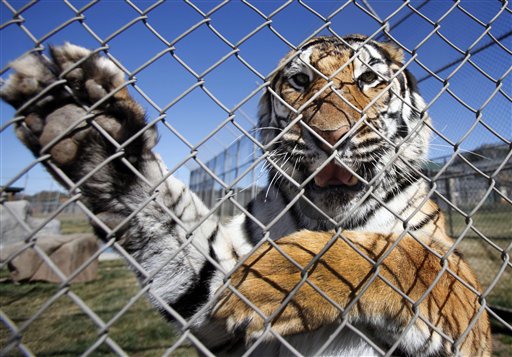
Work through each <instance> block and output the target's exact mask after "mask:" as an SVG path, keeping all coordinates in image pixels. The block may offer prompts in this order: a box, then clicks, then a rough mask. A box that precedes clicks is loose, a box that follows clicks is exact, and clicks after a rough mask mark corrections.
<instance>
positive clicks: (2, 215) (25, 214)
mask: <svg viewBox="0 0 512 357" xmlns="http://www.w3.org/2000/svg"><path fill="white" fill-rule="evenodd" d="M44 221H45V219H44V218H35V217H32V216H31V212H30V203H29V202H28V201H24V200H20V201H11V202H4V203H2V205H0V237H1V238H0V249H3V247H4V246H7V245H10V244H13V243H16V242H21V241H23V240H25V239H26V238H27V236H28V234H29V231H28V230H27V229H30V230H31V229H35V228H38V227H39V226H40V225H41V224H42V223H44ZM59 233H60V222H59V220H57V219H53V220H51V221H50V222H48V223H47V224H45V226H44V227H43V228H42V229H41V230H39V231H38V232H37V234H36V236H37V237H41V236H44V235H47V234H53V235H55V234H59Z"/></svg>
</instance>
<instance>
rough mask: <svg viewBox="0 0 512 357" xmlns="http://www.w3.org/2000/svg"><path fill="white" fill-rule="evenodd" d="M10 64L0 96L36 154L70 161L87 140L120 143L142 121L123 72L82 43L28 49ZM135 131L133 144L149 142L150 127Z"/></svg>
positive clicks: (153, 135)
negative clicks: (47, 49)
mask: <svg viewBox="0 0 512 357" xmlns="http://www.w3.org/2000/svg"><path fill="white" fill-rule="evenodd" d="M10 66H11V68H12V69H13V71H14V72H13V73H12V74H11V75H10V76H9V78H8V79H7V80H6V81H4V82H3V84H2V86H1V87H0V97H1V98H2V99H3V100H5V101H6V102H8V103H9V104H11V105H12V106H13V107H14V108H15V109H17V110H18V114H20V115H23V116H24V120H23V121H19V122H17V123H16V124H15V129H16V134H17V136H18V138H20V140H21V141H22V142H23V143H24V144H25V145H26V146H27V147H29V148H30V149H31V150H32V152H33V153H34V154H35V155H36V156H39V155H42V154H46V153H49V154H50V155H51V159H52V161H53V162H54V163H55V164H57V166H60V167H67V166H70V165H72V164H73V163H75V162H76V161H77V160H79V159H80V154H81V152H83V151H89V152H90V150H88V149H90V147H91V146H92V145H96V146H98V144H102V145H107V146H108V145H109V144H108V141H109V140H111V139H114V140H115V141H116V142H117V143H119V144H122V143H123V142H124V141H126V140H128V139H129V138H131V137H132V136H133V135H136V134H137V133H138V132H139V131H141V130H142V128H143V127H144V126H145V125H146V122H145V118H144V116H145V113H144V111H143V109H142V108H141V107H140V105H138V104H137V103H136V102H135V101H134V100H133V99H132V98H131V97H130V95H129V93H128V89H127V88H126V83H125V79H124V73H123V72H122V71H121V70H120V69H119V68H118V67H117V66H116V65H115V64H114V63H113V62H112V61H110V60H109V59H108V58H106V57H104V56H100V55H98V54H97V53H93V52H91V51H90V50H88V49H85V48H83V47H79V46H76V45H73V44H70V43H66V44H64V45H63V46H59V47H51V48H50V59H47V58H46V57H44V56H43V55H41V54H28V55H25V56H23V57H21V58H19V59H17V60H15V61H14V62H12V63H11V64H10ZM93 122H94V123H96V125H93ZM101 129H103V130H101ZM101 131H104V132H103V133H101ZM105 132H106V133H107V134H108V135H105ZM108 136H110V137H111V138H109V137H108ZM140 136H141V137H142V140H143V143H142V145H139V146H138V149H140V148H141V147H147V148H151V147H152V146H153V145H154V142H155V140H156V133H155V132H154V130H148V131H146V132H144V133H143V134H142V135H140ZM139 144H140V143H139Z"/></svg>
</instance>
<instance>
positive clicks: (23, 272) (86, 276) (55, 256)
mask: <svg viewBox="0 0 512 357" xmlns="http://www.w3.org/2000/svg"><path fill="white" fill-rule="evenodd" d="M35 245H36V246H37V247H38V248H39V249H41V250H42V251H44V252H45V253H46V255H48V256H49V258H50V259H51V261H52V262H53V264H54V265H55V266H57V267H58V268H59V269H60V271H61V272H62V273H63V274H64V275H65V276H66V277H69V276H70V275H71V274H73V273H75V272H76V270H77V269H78V268H79V267H80V266H81V265H82V264H83V263H85V262H86V261H87V260H88V259H89V258H90V257H91V256H92V255H93V254H94V253H96V252H97V251H98V241H97V239H96V236H94V235H93V234H90V233H79V234H69V235H44V236H40V237H38V238H37V240H36V243H35ZM26 247H27V244H26V243H24V242H18V243H14V244H9V245H6V246H4V247H3V248H2V250H1V251H0V259H1V260H2V261H3V262H5V261H6V260H7V259H8V258H9V257H10V256H12V255H13V254H17V253H19V252H20V251H21V253H19V254H17V255H16V256H15V257H14V258H12V259H11V260H9V262H8V264H7V266H8V268H9V272H10V276H11V278H12V280H14V281H48V282H55V283H60V282H62V279H61V278H60V277H59V276H58V275H57V274H56V273H55V272H54V271H53V269H52V268H51V267H50V266H49V265H48V263H46V262H45V261H44V260H43V259H42V258H41V256H40V255H39V254H38V253H37V251H36V250H35V249H34V248H32V247H28V248H26ZM23 249H24V250H23ZM97 274H98V259H94V260H93V261H92V262H91V263H89V265H87V267H86V268H85V269H83V270H82V271H81V272H80V273H79V274H77V275H76V276H75V277H74V278H73V279H72V280H71V282H73V283H77V282H86V281H90V280H94V279H96V278H97Z"/></svg>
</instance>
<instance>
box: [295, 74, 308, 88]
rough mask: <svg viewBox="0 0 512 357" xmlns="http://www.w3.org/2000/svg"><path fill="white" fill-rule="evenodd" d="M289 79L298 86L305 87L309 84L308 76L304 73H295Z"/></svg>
mask: <svg viewBox="0 0 512 357" xmlns="http://www.w3.org/2000/svg"><path fill="white" fill-rule="evenodd" d="M291 80H292V81H293V84H295V85H297V86H299V87H306V86H307V85H308V84H309V76H308V75H307V74H305V73H297V74H296V75H294V76H292V77H291Z"/></svg>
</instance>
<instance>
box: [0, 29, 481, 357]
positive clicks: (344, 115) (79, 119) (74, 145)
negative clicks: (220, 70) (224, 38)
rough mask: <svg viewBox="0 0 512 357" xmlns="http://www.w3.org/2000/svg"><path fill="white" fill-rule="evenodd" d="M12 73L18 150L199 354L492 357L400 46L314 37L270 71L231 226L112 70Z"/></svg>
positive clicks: (99, 65) (79, 57) (62, 62)
mask: <svg viewBox="0 0 512 357" xmlns="http://www.w3.org/2000/svg"><path fill="white" fill-rule="evenodd" d="M10 67H11V69H12V73H11V74H10V76H9V77H8V78H7V79H6V80H5V82H4V83H3V84H2V86H1V88H0V96H1V98H2V99H3V100H4V101H6V102H8V103H10V104H11V105H12V106H13V107H14V108H15V109H17V111H18V112H17V114H18V115H19V116H20V117H21V118H22V119H20V120H17V121H16V123H15V130H16V135H17V137H18V138H19V139H20V140H21V141H22V142H23V143H24V144H25V145H26V146H27V147H28V148H29V149H30V150H31V151H32V152H33V153H34V155H35V156H36V157H41V159H40V160H41V162H42V163H43V164H44V165H45V166H46V168H47V169H48V171H49V172H50V173H51V174H52V175H53V177H54V178H55V179H56V180H57V181H59V182H60V183H61V184H63V185H64V186H66V187H67V188H68V189H70V192H71V193H73V194H77V195H79V197H80V201H81V202H82V203H83V204H84V205H85V207H87V209H88V210H90V212H91V213H92V214H94V217H95V219H92V220H91V224H92V225H93V227H94V229H95V232H96V234H97V235H98V236H99V237H100V238H102V239H103V240H105V241H106V242H109V244H111V245H112V244H117V246H118V247H121V248H122V249H123V250H125V251H126V252H127V253H128V254H129V256H130V259H128V262H129V265H130V266H132V267H133V270H134V271H135V273H136V275H137V277H138V279H139V281H140V283H141V284H142V285H143V286H144V287H146V288H147V290H146V291H147V295H148V298H149V300H150V301H151V303H152V304H153V305H154V306H155V308H156V309H157V310H158V311H159V312H160V313H161V314H162V315H163V316H164V317H166V318H167V319H168V320H169V321H171V322H172V323H174V324H176V325H177V327H178V328H182V329H186V330H190V332H191V333H192V335H193V336H194V337H195V339H194V341H195V342H194V343H195V344H196V345H200V346H201V348H200V349H199V350H200V351H202V353H204V351H205V349H207V350H208V351H209V352H210V353H212V354H216V355H241V354H253V355H265V356H266V355H330V356H355V355H357V356H380V355H384V354H386V355H391V354H393V355H411V356H439V355H443V356H445V355H446V356H448V355H463V356H490V354H491V335H490V325H489V320H488V315H487V311H486V303H485V299H484V298H483V296H482V295H481V293H480V291H481V287H480V285H479V283H478V281H477V279H476V278H475V275H474V274H473V272H472V270H471V269H470V267H469V266H468V265H467V264H466V263H465V262H464V260H463V257H462V256H461V254H460V253H459V252H458V251H457V250H456V249H455V248H454V243H453V240H452V239H451V238H450V237H449V236H448V234H447V233H446V231H445V228H444V218H443V214H442V212H441V211H440V209H439V207H438V206H437V204H436V203H435V202H434V201H432V200H431V199H430V196H431V193H432V190H433V186H432V183H431V181H430V180H429V179H428V178H427V177H425V175H424V174H423V173H422V171H421V168H422V164H423V162H424V161H425V160H426V158H427V157H428V146H429V140H430V136H431V131H432V129H431V128H432V124H431V119H430V117H429V115H428V112H427V111H426V108H427V105H426V103H425V101H424V100H423V99H422V97H421V95H420V93H419V90H418V86H417V83H416V81H415V79H414V77H413V75H412V74H411V73H410V71H409V70H408V69H407V64H404V54H403V51H402V50H401V49H400V47H399V46H397V45H395V44H393V43H391V42H378V41H376V40H374V39H372V38H371V37H367V36H364V35H347V36H344V37H340V36H325V37H314V38H311V39H309V40H308V41H306V42H305V43H303V44H302V45H301V46H300V48H298V49H296V50H292V51H291V52H290V53H288V54H287V55H286V56H285V57H284V58H283V59H282V60H281V61H280V63H279V65H278V66H277V68H276V69H275V70H274V71H273V72H272V73H271V74H270V75H269V77H268V80H267V82H266V89H265V92H264V93H263V95H262V98H261V100H260V109H259V113H258V116H259V121H258V125H257V127H258V133H259V141H260V143H261V147H262V148H263V155H264V156H265V160H266V161H267V166H268V177H269V183H268V185H267V187H266V188H264V189H263V190H261V192H260V193H259V194H258V195H257V196H256V197H255V198H254V199H252V200H251V201H250V202H249V203H248V204H247V205H246V206H245V207H241V211H242V213H241V214H239V215H237V216H235V217H234V218H233V219H231V220H230V221H229V222H224V221H221V220H220V218H218V217H217V216H216V215H215V214H213V213H214V211H212V210H211V209H210V208H208V207H207V206H206V205H205V204H204V203H203V202H201V200H200V199H199V198H198V196H197V195H196V194H194V193H193V192H192V191H191V190H190V189H189V188H188V187H187V186H186V185H185V184H184V183H182V182H181V181H179V180H178V179H176V178H175V177H174V176H173V175H172V174H171V173H170V172H169V170H168V169H167V167H166V166H165V164H164V162H163V160H162V159H161V157H160V156H159V155H158V154H157V153H155V152H154V150H153V148H154V146H155V145H156V143H157V137H158V136H157V130H156V127H155V124H156V123H155V121H153V122H147V121H146V118H145V116H146V114H145V111H144V110H143V108H142V106H141V105H140V104H139V103H137V102H136V101H135V100H134V99H133V98H132V97H131V96H130V94H129V91H128V86H129V85H130V83H129V82H127V81H126V79H125V74H124V72H123V71H122V70H121V69H120V68H119V67H118V66H117V65H116V64H114V62H112V61H111V60H110V59H108V58H107V57H105V56H102V55H100V54H98V53H97V52H95V51H90V50H88V49H85V48H83V47H80V46H77V45H74V44H70V43H65V44H64V45H62V46H56V47H51V48H50V56H49V57H46V56H44V55H42V54H39V53H33V54H29V55H25V56H22V57H21V58H19V59H17V60H15V61H14V62H12V63H11V64H10ZM276 177H277V180H274V179H275V178H276ZM271 178H272V179H271ZM276 181H279V182H278V183H275V182H276ZM273 182H274V183H275V184H273Z"/></svg>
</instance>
